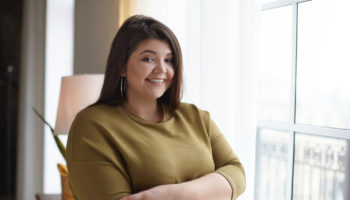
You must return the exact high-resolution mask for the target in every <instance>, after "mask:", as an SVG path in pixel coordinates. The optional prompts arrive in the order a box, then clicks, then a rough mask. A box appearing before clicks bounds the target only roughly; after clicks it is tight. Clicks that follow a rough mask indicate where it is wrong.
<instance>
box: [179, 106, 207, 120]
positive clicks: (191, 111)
mask: <svg viewBox="0 0 350 200" xmlns="http://www.w3.org/2000/svg"><path fill="white" fill-rule="evenodd" d="M177 112H179V113H181V114H186V115H192V116H198V117H202V118H203V117H206V116H207V115H209V113H208V111H205V110H202V109H201V108H199V107H198V106H197V105H195V104H192V103H180V105H179V107H178V109H177Z"/></svg>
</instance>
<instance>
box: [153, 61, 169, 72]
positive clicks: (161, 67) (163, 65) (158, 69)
mask: <svg viewBox="0 0 350 200" xmlns="http://www.w3.org/2000/svg"><path fill="white" fill-rule="evenodd" d="M154 72H156V73H166V63H165V62H164V61H159V62H157V65H156V67H155V68H154Z"/></svg>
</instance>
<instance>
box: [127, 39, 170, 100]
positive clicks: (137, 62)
mask: <svg viewBox="0 0 350 200" xmlns="http://www.w3.org/2000/svg"><path fill="white" fill-rule="evenodd" d="M172 63H173V54H172V51H171V49H170V47H169V44H168V43H167V42H165V41H161V40H158V39H148V40H145V41H143V42H141V43H140V44H139V46H138V48H137V49H136V50H135V51H134V52H133V53H132V54H131V55H130V57H129V60H128V62H127V65H126V73H125V74H122V75H126V80H127V84H126V96H127V99H134V98H136V99H137V100H144V101H154V100H156V99H157V98H159V97H161V96H162V95H163V94H164V93H165V91H166V90H167V89H168V88H169V87H170V85H171V83H172V80H173V77H174V68H173V64H172Z"/></svg>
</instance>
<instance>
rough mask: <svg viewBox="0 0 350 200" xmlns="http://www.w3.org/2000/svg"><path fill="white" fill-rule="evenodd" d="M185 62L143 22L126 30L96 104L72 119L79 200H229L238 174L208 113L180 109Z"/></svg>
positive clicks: (134, 20)
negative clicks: (183, 64)
mask: <svg viewBox="0 0 350 200" xmlns="http://www.w3.org/2000/svg"><path fill="white" fill-rule="evenodd" d="M181 82H182V55H181V49H180V46H179V43H178V41H177V39H176V37H175V35H174V34H173V32H172V31H171V30H170V29H169V28H168V27H166V26H165V25H164V24H162V23H160V22H158V21H156V20H154V19H152V18H150V17H146V16H140V15H137V16H133V17H131V18H129V19H128V20H127V21H125V22H124V24H123V25H122V27H121V28H120V29H119V31H118V33H117V35H116V36H115V38H114V40H113V43H112V47H111V50H110V53H109V57H108V62H107V69H106V73H105V80H104V84H103V88H102V91H101V95H100V98H99V100H98V101H97V102H96V103H95V104H94V105H92V106H90V107H88V108H86V109H84V110H82V111H81V112H80V113H79V114H78V115H77V116H76V118H75V120H74V122H73V124H72V127H71V130H70V133H69V138H68V144H67V164H68V169H69V175H70V184H71V188H72V191H73V195H74V196H75V198H76V199H83V200H89V199H91V200H104V199H106V200H107V199H113V200H116V199H121V200H136V199H149V200H158V199H159V200H168V199H169V200H171V199H177V200H179V199H180V200H186V199H200V200H210V199H213V200H214V199H215V200H220V199H222V200H225V199H227V200H229V199H235V198H237V197H238V196H239V195H240V194H241V193H242V192H243V191H244V189H245V175H244V170H243V167H242V165H241V163H240V161H239V160H238V158H237V157H236V155H235V154H234V153H233V152H232V150H231V147H230V146H229V144H228V143H227V141H226V140H225V138H224V137H223V135H222V134H221V133H220V131H219V130H218V128H217V127H216V125H215V123H214V122H213V121H212V120H211V119H210V116H209V113H208V112H205V111H202V110H200V109H198V108H197V107H196V106H195V105H190V104H185V103H180V96H181V95H180V92H181Z"/></svg>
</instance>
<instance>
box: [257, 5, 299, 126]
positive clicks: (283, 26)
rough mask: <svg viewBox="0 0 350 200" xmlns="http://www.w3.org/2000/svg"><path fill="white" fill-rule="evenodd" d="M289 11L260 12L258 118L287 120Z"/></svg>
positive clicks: (289, 76)
mask: <svg viewBox="0 0 350 200" xmlns="http://www.w3.org/2000/svg"><path fill="white" fill-rule="evenodd" d="M292 11H293V10H292V7H291V6H286V7H282V8H277V9H271V10H266V11H263V12H261V13H262V14H261V27H260V31H261V34H260V36H261V38H260V40H259V42H260V48H259V49H260V50H259V67H258V98H259V99H258V118H259V119H264V120H277V121H288V120H289V107H290V88H291V87H290V82H291V81H290V80H291V79H290V78H291V60H292V46H291V45H292Z"/></svg>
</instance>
